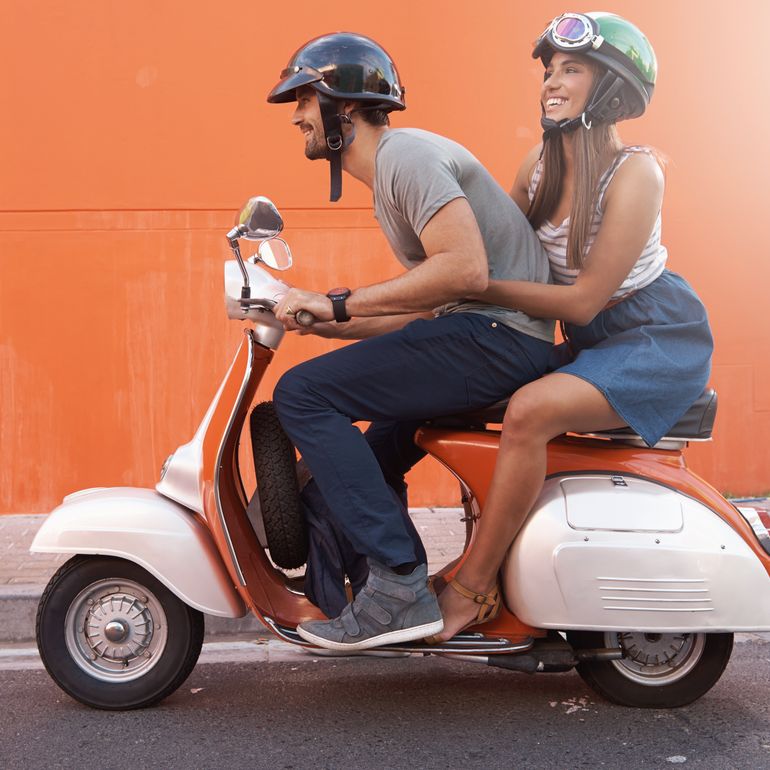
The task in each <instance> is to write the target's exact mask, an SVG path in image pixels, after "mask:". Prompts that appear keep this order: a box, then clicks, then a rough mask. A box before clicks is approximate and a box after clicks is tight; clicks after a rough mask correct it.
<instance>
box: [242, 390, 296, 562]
mask: <svg viewBox="0 0 770 770" xmlns="http://www.w3.org/2000/svg"><path fill="white" fill-rule="evenodd" d="M249 425H250V428H251V449H252V452H253V455H254V471H255V472H256V476H257V491H256V493H255V494H257V495H259V505H260V509H261V512H262V522H263V524H264V526H265V536H266V537H267V547H268V550H269V551H270V558H271V559H272V560H273V562H275V564H277V565H278V566H279V567H281V568H282V569H296V568H297V567H301V566H302V565H303V564H304V563H305V562H306V561H307V550H308V536H307V523H306V522H305V516H304V514H303V512H302V504H301V503H300V498H299V486H298V484H297V471H296V466H297V457H296V454H295V452H294V447H293V446H292V443H291V441H289V437H288V436H287V435H286V434H285V433H284V431H283V428H282V427H281V423H280V422H279V421H278V416H277V415H276V413H275V407H274V406H273V402H272V401H263V402H262V403H261V404H257V406H255V407H254V409H253V410H252V412H251V418H250V420H249Z"/></svg>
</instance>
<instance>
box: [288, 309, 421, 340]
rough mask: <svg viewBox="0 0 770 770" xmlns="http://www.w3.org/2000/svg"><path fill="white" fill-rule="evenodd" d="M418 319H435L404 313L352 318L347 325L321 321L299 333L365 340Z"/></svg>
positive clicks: (327, 337) (303, 328)
mask: <svg viewBox="0 0 770 770" xmlns="http://www.w3.org/2000/svg"><path fill="white" fill-rule="evenodd" d="M418 318H433V313H404V314H403V315H384V316H379V317H378V318H351V319H350V320H349V321H347V322H346V323H342V324H338V323H335V322H334V321H320V322H318V323H315V324H313V325H312V326H308V327H300V329H299V333H300V334H302V335H305V334H314V335H316V336H317V337H325V338H326V339H334V340H363V339H367V338H368V337H376V336H378V335H380V334H387V333H388V332H394V331H397V330H398V329H401V328H402V327H403V326H406V325H407V324H408V323H410V322H412V321H414V320H416V319H418Z"/></svg>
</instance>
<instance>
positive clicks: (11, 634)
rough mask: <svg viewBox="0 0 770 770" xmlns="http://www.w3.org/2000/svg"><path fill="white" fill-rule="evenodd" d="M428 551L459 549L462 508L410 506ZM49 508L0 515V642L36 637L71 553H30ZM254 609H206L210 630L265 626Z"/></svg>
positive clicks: (446, 557)
mask: <svg viewBox="0 0 770 770" xmlns="http://www.w3.org/2000/svg"><path fill="white" fill-rule="evenodd" d="M410 513H411V515H412V519H413V520H414V523H415V525H416V527H417V530H418V532H419V533H420V536H421V537H422V539H423V542H424V543H425V549H426V550H427V552H428V566H429V568H430V569H431V570H437V569H438V568H440V567H441V566H443V565H444V564H446V563H447V562H448V561H451V560H452V559H454V558H455V557H456V556H458V555H459V554H460V552H461V551H462V548H463V544H464V543H465V524H464V523H463V522H461V521H460V519H461V518H462V516H464V513H463V510H462V508H416V509H412V511H411V512H410ZM44 519H45V514H40V515H24V514H19V515H12V514H9V515H4V516H0V644H9V643H18V642H28V641H31V640H33V639H34V638H35V615H36V613H37V604H38V601H39V600H40V596H41V594H42V593H43V589H44V588H45V586H46V584H47V583H48V581H49V579H50V578H51V576H52V575H53V574H54V572H56V570H57V569H58V568H59V567H60V566H61V565H62V564H63V563H64V562H65V561H67V560H68V559H69V558H70V556H69V555H68V554H48V553H30V552H29V546H30V544H31V543H32V540H33V538H34V537H35V534H36V533H37V530H38V528H39V527H40V525H41V524H42V523H43V520H44ZM265 630H266V629H265V627H264V626H263V625H262V624H261V623H260V622H259V621H258V620H257V619H256V617H254V616H253V615H251V614H249V615H247V616H246V617H244V618H237V619H234V620H233V619H230V618H216V617H213V616H212V615H206V636H207V637H208V638H211V637H213V636H220V637H221V636H223V635H231V634H239V633H245V632H262V631H265Z"/></svg>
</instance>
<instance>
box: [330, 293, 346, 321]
mask: <svg viewBox="0 0 770 770" xmlns="http://www.w3.org/2000/svg"><path fill="white" fill-rule="evenodd" d="M326 296H327V297H328V298H329V299H330V300H331V301H332V310H334V320H335V321H336V322H337V323H338V324H339V323H343V322H345V321H349V320H350V316H349V315H348V311H347V310H345V300H346V299H347V298H348V297H349V296H350V289H346V288H344V287H341V288H338V289H331V290H329V291H327V292H326Z"/></svg>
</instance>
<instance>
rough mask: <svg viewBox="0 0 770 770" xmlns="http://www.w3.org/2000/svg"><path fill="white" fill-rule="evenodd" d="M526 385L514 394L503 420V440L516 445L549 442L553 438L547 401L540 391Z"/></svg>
mask: <svg viewBox="0 0 770 770" xmlns="http://www.w3.org/2000/svg"><path fill="white" fill-rule="evenodd" d="M535 384H536V383H532V385H526V386H524V387H523V388H520V389H519V390H517V391H516V393H514V394H513V396H512V397H511V400H510V401H509V403H508V408H507V409H506V411H505V417H504V418H503V439H504V440H506V441H511V442H515V443H528V442H531V441H548V440H549V439H550V438H552V436H551V433H552V430H553V428H552V426H551V416H550V414H549V412H550V409H549V407H548V402H547V399H546V398H544V394H542V393H540V392H539V389H538V388H536V387H533V385H535Z"/></svg>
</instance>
